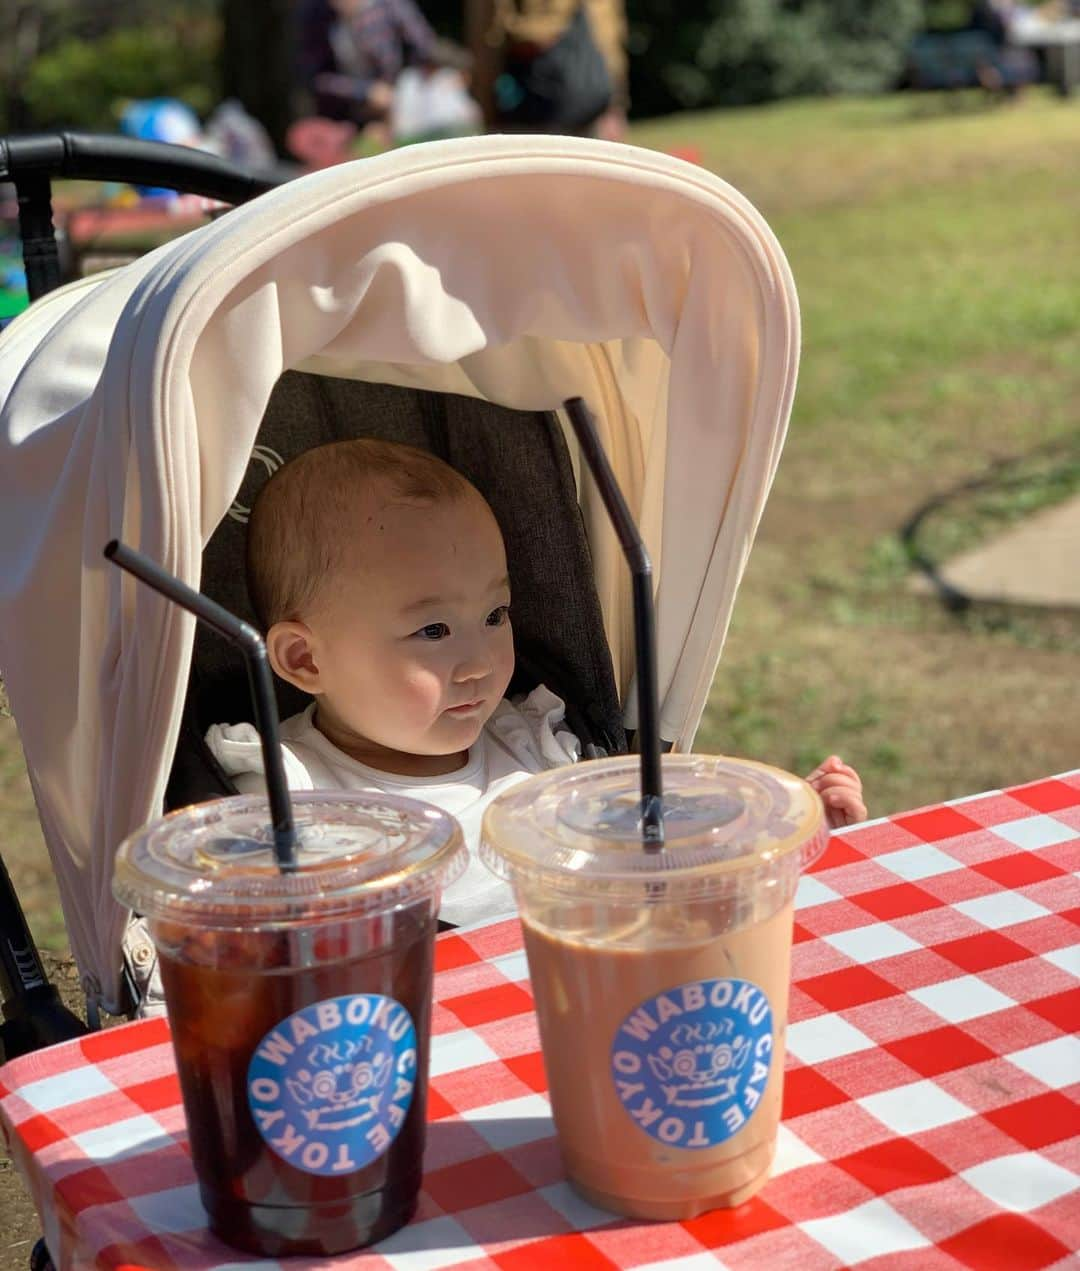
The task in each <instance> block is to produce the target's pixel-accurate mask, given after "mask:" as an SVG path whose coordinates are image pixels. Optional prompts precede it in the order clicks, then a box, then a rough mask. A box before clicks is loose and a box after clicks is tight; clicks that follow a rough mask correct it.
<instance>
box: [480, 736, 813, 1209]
mask: <svg viewBox="0 0 1080 1271" xmlns="http://www.w3.org/2000/svg"><path fill="white" fill-rule="evenodd" d="M638 780H639V777H638V765H637V762H636V760H630V759H614V760H605V761H600V762H596V763H590V764H587V765H582V766H581V767H579V768H575V769H567V770H561V771H557V772H553V773H546V774H542V775H541V776H539V777H535V778H533V779H531V780H530V781H528V782H525V783H523V784H521V785H519V786H516V787H515V788H514V789H513V790H511V791H509V792H507V794H505V795H503V796H502V797H501V798H499V799H498V800H496V801H495V802H494V803H493V804H492V805H491V807H490V808H489V810H488V813H487V815H486V817H485V821H484V831H483V838H484V846H483V852H484V857H485V859H486V860H487V861H488V863H489V864H490V865H491V866H492V868H494V869H496V871H497V872H499V873H501V874H502V875H503V876H504V877H509V878H511V879H512V881H513V883H514V887H515V892H516V895H517V899H518V903H519V908H520V911H521V917H522V924H523V928H524V933H525V948H526V952H527V955H528V961H529V974H530V978H531V980H532V988H533V996H534V999H535V1003H536V1013H537V1017H538V1020H539V1025H540V1037H541V1044H542V1047H543V1052H544V1064H545V1068H546V1070H547V1077H548V1087H549V1091H550V1097H551V1106H552V1113H553V1116H554V1120H555V1126H556V1130H557V1134H558V1140H559V1146H560V1150H561V1153H562V1157H563V1161H564V1163H565V1166H566V1172H567V1175H568V1177H569V1178H570V1180H571V1181H572V1183H573V1184H574V1186H575V1187H576V1188H577V1189H578V1190H579V1191H580V1192H581V1193H582V1194H583V1195H584V1196H585V1197H586V1198H587V1199H588V1200H589V1201H591V1202H592V1203H593V1204H596V1205H599V1206H601V1207H603V1208H606V1209H611V1210H613V1211H615V1212H617V1213H621V1214H626V1215H628V1216H631V1217H637V1218H656V1219H668V1220H670V1219H687V1218H692V1217H695V1216H697V1215H699V1214H701V1213H704V1212H706V1211H707V1210H710V1209H715V1208H719V1207H722V1206H734V1205H738V1204H741V1203H742V1202H743V1201H744V1200H746V1199H748V1198H749V1197H750V1196H752V1195H753V1194H754V1193H755V1192H756V1191H757V1190H758V1189H759V1188H760V1187H761V1186H762V1185H763V1184H764V1182H765V1181H766V1179H767V1177H768V1172H769V1167H770V1165H771V1162H772V1157H773V1152H774V1150H775V1144H776V1133H777V1125H778V1122H779V1116H780V1103H781V1095H782V1086H783V1068H784V1034H785V1029H786V1024H787V1001H788V990H789V984H790V963H791V933H792V912H793V904H794V896H795V887H796V884H797V882H798V877H799V874H800V872H801V871H802V870H803V869H804V868H805V867H806V866H807V865H808V864H809V863H810V862H811V861H812V860H814V859H815V858H816V857H817V856H818V855H819V854H820V852H821V851H822V850H823V848H824V845H825V843H826V841H827V830H826V827H825V818H824V813H823V810H822V807H821V803H820V800H819V799H818V796H817V795H816V794H815V793H814V792H813V790H811V789H810V787H809V786H807V785H806V783H805V782H802V781H800V780H799V779H798V778H796V777H792V776H790V775H789V774H787V773H784V772H781V771H779V770H777V769H772V768H768V767H766V766H764V765H761V764H753V763H749V762H743V761H737V760H729V759H715V758H705V757H697V756H680V757H668V758H667V759H665V762H664V809H665V818H664V819H665V831H666V840H667V841H666V846H665V847H664V848H663V849H661V850H660V851H654V852H646V851H645V850H643V847H642V839H641V829H640V792H639V786H638Z"/></svg>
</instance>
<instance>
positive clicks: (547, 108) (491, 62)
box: [465, 0, 628, 141]
mask: <svg viewBox="0 0 1080 1271" xmlns="http://www.w3.org/2000/svg"><path fill="white" fill-rule="evenodd" d="M465 28H466V39H467V44H468V47H469V51H470V52H471V54H472V58H473V75H472V91H473V94H474V96H475V97H476V99H477V101H478V102H479V103H480V107H481V110H482V111H483V113H484V121H485V124H486V126H487V127H488V129H489V130H492V131H514V132H550V133H559V132H563V133H580V134H585V135H591V136H598V137H603V138H605V139H606V140H609V141H621V140H622V139H623V137H624V135H625V132H626V111H627V106H628V91H627V58H626V10H625V4H624V0H466V5H465Z"/></svg>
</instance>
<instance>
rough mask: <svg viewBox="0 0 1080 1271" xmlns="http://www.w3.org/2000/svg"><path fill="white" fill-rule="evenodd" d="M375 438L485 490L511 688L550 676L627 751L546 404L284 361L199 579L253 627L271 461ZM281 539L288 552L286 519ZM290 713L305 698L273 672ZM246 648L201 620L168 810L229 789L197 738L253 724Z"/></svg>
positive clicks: (587, 731) (572, 495)
mask: <svg viewBox="0 0 1080 1271" xmlns="http://www.w3.org/2000/svg"><path fill="white" fill-rule="evenodd" d="M353 437H378V438H381V439H382V440H386V441H398V442H404V443H406V444H409V445H414V446H419V447H421V448H423V449H426V450H430V451H433V452H434V453H435V454H437V455H438V456H439V457H440V458H441V459H444V460H445V461H446V462H447V463H449V464H450V465H451V466H452V467H454V468H456V469H457V470H458V471H459V472H461V473H462V474H463V475H464V476H466V477H468V479H469V480H470V481H472V483H473V484H474V485H475V486H476V487H477V488H478V489H479V490H480V492H481V493H482V494H483V495H484V497H485V498H486V499H487V501H488V503H489V504H490V505H491V507H492V510H493V511H494V512H495V517H496V519H497V520H498V522H499V525H500V528H501V529H502V532H503V538H504V540H505V542H506V551H507V561H508V565H509V570H510V587H511V595H512V596H513V621H514V648H515V656H516V666H515V674H514V679H513V681H512V682H511V685H510V692H511V693H512V694H513V693H527V692H529V691H530V690H531V689H533V688H535V687H536V686H537V684H540V683H543V684H546V685H547V687H548V688H550V689H551V690H552V692H554V693H556V694H558V696H560V697H561V698H562V699H563V701H564V702H565V703H566V708H567V724H568V726H569V728H570V729H571V731H572V732H573V733H574V734H575V735H576V736H577V737H578V738H579V740H580V741H581V743H582V748H583V753H585V754H586V755H589V756H595V755H599V754H620V753H622V752H624V751H625V749H626V735H625V731H624V729H623V724H622V709H621V706H620V704H619V694H618V690H617V688H616V685H615V676H614V671H613V669H612V665H611V656H610V654H609V652H608V646H607V641H606V639H605V636H604V623H603V615H602V613H601V611H600V601H599V598H598V596H597V594H596V585H595V583H594V581H593V573H592V561H591V558H590V553H589V545H588V539H587V537H586V534H585V528H584V524H583V521H582V517H581V509H580V506H579V504H578V495H577V489H576V485H575V481H574V470H573V465H572V462H571V458H570V454H569V451H568V449H567V445H566V441H565V439H564V437H563V432H562V428H561V425H560V424H559V422H558V419H557V417H556V416H555V414H554V413H552V412H550V411H515V410H508V409H506V408H504V407H500V406H496V405H494V404H492V403H490V402H479V401H477V400H475V399H474V398H467V397H461V396H458V395H455V394H444V393H434V392H425V391H422V390H419V389H411V388H402V387H398V386H395V385H389V384H371V383H366V382H364V381H361V380H345V379H337V378H333V377H327V376H321V375H312V374H309V373H305V372H297V371H287V372H286V373H285V374H284V375H282V377H281V378H280V379H279V380H278V383H277V384H276V386H275V387H274V390H273V392H272V393H271V396H270V400H269V402H268V404H267V408H266V413H265V414H264V416H263V420H262V424H261V425H260V428H259V433H258V436H257V438H256V441H255V446H254V449H253V452H252V460H251V462H250V463H249V465H248V468H247V472H246V473H245V476H244V480H243V483H242V484H241V486H240V489H239V491H238V492H237V495H236V499H235V500H234V502H233V505H232V507H231V508H230V509H229V511H228V513H227V514H226V516H225V519H224V520H223V521H222V522H221V524H220V525H219V526H218V527H217V529H216V530H215V531H214V533H213V535H212V536H211V538H210V541H209V543H207V545H206V548H205V549H204V551H203V565H202V582H201V590H202V591H203V592H204V593H205V594H206V595H208V596H210V597H211V599H213V600H216V601H217V602H218V603H219V604H221V605H224V606H225V608H226V609H228V610H230V611H231V612H232V613H234V614H236V615H238V616H239V617H241V618H243V619H244V620H245V621H248V622H251V623H252V624H253V625H257V622H256V619H255V614H254V611H253V609H252V607H251V601H250V598H249V596H248V592H247V586H246V583H245V578H244V548H245V534H246V523H247V517H248V512H249V510H250V508H251V506H252V504H253V503H254V500H255V497H256V495H257V494H258V492H259V489H260V488H261V487H262V485H263V484H264V483H265V482H266V481H267V480H269V478H270V475H271V473H272V472H274V471H276V470H277V469H278V468H279V467H281V465H282V464H283V463H285V462H287V461H288V460H289V459H291V458H292V457H293V456H294V455H297V454H299V453H301V452H302V451H304V450H306V449H309V448H310V447H312V446H318V445H322V444H325V443H327V442H332V441H344V440H347V439H350V438H353ZM281 550H283V551H287V550H288V531H287V530H285V531H284V533H283V537H282V543H281ZM274 690H275V693H276V696H277V705H278V712H279V714H280V716H281V718H282V719H285V718H286V717H288V716H289V715H292V714H295V713H296V712H298V711H301V710H303V709H304V707H305V706H306V705H307V704H308V701H309V700H310V699H309V698H307V696H306V695H305V694H304V693H302V692H301V691H300V690H299V689H297V688H295V687H294V686H293V685H291V684H288V683H286V682H285V681H283V680H280V679H278V678H277V677H275V680H274ZM252 718H253V715H252V709H251V695H250V690H249V687H248V680H247V674H246V669H245V666H244V660H243V657H242V655H241V654H240V652H239V651H238V650H237V649H236V648H235V647H234V646H233V645H231V644H229V643H228V642H227V641H225V640H223V639H222V638H221V637H220V636H218V635H217V634H216V633H214V632H212V631H208V630H207V629H206V628H203V627H199V628H197V629H196V633H195V644H194V649H193V652H192V665H191V674H190V677H189V681H188V691H187V696H186V699H185V705H184V718H183V722H182V724H181V731H180V737H179V740H178V742H177V750H176V756H175V758H174V760H173V765H172V771H171V773H170V777H169V784H168V787H167V788H166V793H165V804H166V807H167V808H176V807H182V806H184V805H185V804H188V803H198V802H201V801H202V800H204V799H209V798H215V797H218V796H220V795H226V794H234V793H235V792H236V791H235V788H234V786H233V784H232V782H231V781H230V779H229V778H228V776H227V775H226V774H225V773H224V772H223V771H222V770H221V768H220V765H219V764H218V763H217V761H216V760H215V759H214V757H213V755H212V754H211V753H210V751H209V749H208V748H207V746H206V744H205V741H204V740H203V739H204V737H205V734H206V730H207V728H209V727H210V725H211V724H215V723H222V722H227V723H237V722H239V721H241V720H246V721H249V722H251V721H252Z"/></svg>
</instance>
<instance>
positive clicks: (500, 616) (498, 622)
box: [487, 605, 510, 627]
mask: <svg viewBox="0 0 1080 1271" xmlns="http://www.w3.org/2000/svg"><path fill="white" fill-rule="evenodd" d="M509 618H510V606H509V605H500V606H499V607H498V609H492V611H491V612H490V613H489V614H488V616H487V625H488V626H489V627H501V626H502V625H503V624H504V623H505V622H507V621H508V620H509Z"/></svg>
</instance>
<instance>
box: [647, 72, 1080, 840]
mask: <svg viewBox="0 0 1080 1271" xmlns="http://www.w3.org/2000/svg"><path fill="white" fill-rule="evenodd" d="M637 140H639V141H640V142H642V143H644V144H648V145H655V146H660V147H663V148H676V147H685V146H694V147H697V148H699V149H700V151H701V154H702V158H703V161H704V162H705V163H706V164H707V165H708V166H709V167H711V168H713V169H714V170H715V171H717V172H718V173H720V174H721V175H722V176H724V177H725V178H726V179H728V180H730V181H731V182H732V184H733V185H735V186H737V187H738V188H740V189H741V190H742V191H743V192H744V193H745V194H747V195H748V196H749V197H750V198H751V199H752V200H753V201H754V202H755V203H756V204H757V205H758V207H759V208H760V209H761V210H762V211H763V212H764V213H765V215H766V217H767V218H768V219H769V221H770V223H771V224H772V226H773V228H774V229H775V230H776V233H777V235H778V236H779V238H780V241H781V243H782V244H783V245H784V247H785V250H786V251H787V253H788V256H789V258H790V260H791V264H792V268H793V270H794V274H795V279H796V283H797V285H798V288H799V294H800V297H801V302H802V310H803V324H804V349H803V360H802V370H801V377H800V387H799V392H798V395H797V399H796V405H795V411H794V416H793V420H792V428H791V433H790V436H789V440H788V443H787V447H786V450H785V453H784V457H783V459H782V461H781V464H780V472H779V475H778V478H777V483H776V486H775V489H774V493H773V496H772V499H771V502H770V505H769V508H768V510H767V512H766V515H765V520H764V522H763V526H762V530H761V533H760V535H759V539H758V543H757V546H756V547H755V550H754V554H753V556H752V557H751V562H750V567H749V570H748V573H747V576H746V580H745V582H744V585H743V589H742V591H741V593H740V597H739V601H738V604H737V606H736V611H735V618H734V622H733V624H732V630H731V635H730V638H729V640H728V644H727V646H726V649H725V652H724V658H723V661H722V663H721V667H720V671H719V674H718V675H717V678H716V682H715V686H714V690H713V694H712V698H711V702H710V706H709V710H708V712H707V715H706V719H705V723H704V726H703V728H702V732H701V734H700V736H699V746H700V748H701V749H710V748H714V749H721V750H730V751H733V752H736V753H744V754H753V755H757V756H760V757H762V758H766V759H770V760H773V761H775V762H778V763H780V764H783V765H786V766H790V767H794V768H795V769H796V770H803V771H805V770H807V768H808V767H809V765H811V764H813V763H815V762H816V761H817V760H818V759H819V758H820V757H822V756H823V755H824V754H827V753H829V752H830V751H832V750H836V751H839V752H840V753H842V754H843V755H844V756H845V757H846V758H847V759H848V760H849V761H850V762H852V763H854V764H856V766H858V767H859V768H860V769H861V771H862V772H863V776H864V780H865V783H866V787H867V794H868V803H869V805H870V810H871V815H881V814H884V813H887V812H890V811H895V810H897V809H900V808H905V807H912V806H916V805H918V804H920V803H924V802H928V801H931V800H937V799H940V798H949V797H954V796H958V795H963V794H967V793H973V792H975V791H977V790H982V789H987V788H992V787H996V786H999V785H1001V784H1004V783H1013V782H1018V781H1022V780H1025V779H1029V778H1035V777H1039V776H1043V775H1048V774H1049V773H1052V772H1056V771H1061V770H1063V769H1065V768H1070V767H1075V766H1076V765H1077V763H1078V762H1080V714H1078V713H1077V712H1075V711H1073V712H1067V711H1066V710H1064V709H1063V708H1062V704H1063V703H1064V702H1067V701H1070V700H1071V699H1072V696H1073V692H1074V683H1075V678H1076V675H1077V672H1078V670H1080V614H1072V615H1069V614H1045V613H1039V612H1020V611H1014V612H994V613H990V612H980V611H978V610H975V611H973V612H972V613H971V614H969V615H968V616H967V617H965V618H963V619H958V618H954V617H950V616H949V615H947V614H945V613H944V612H943V611H942V610H941V608H940V607H939V606H938V605H937V604H936V602H933V601H930V600H923V599H919V598H916V597H914V596H912V595H911V594H910V593H909V592H908V590H907V586H906V582H907V568H906V562H905V557H904V554H903V552H902V550H901V548H900V544H899V541H898V539H897V537H896V531H897V529H898V527H899V526H901V525H902V523H903V522H904V521H905V520H906V518H907V517H908V516H909V515H910V514H911V513H912V512H914V511H915V510H916V509H917V508H918V507H919V506H920V505H921V504H922V503H923V502H924V501H925V500H926V499H927V498H928V497H929V496H930V495H931V494H933V493H936V492H941V491H945V490H949V489H951V488H952V487H953V486H955V485H957V484H958V483H960V482H962V481H965V480H969V479H972V478H975V477H978V476H980V475H982V474H984V473H985V472H986V471H987V470H988V469H990V468H991V466H992V465H993V464H994V463H995V462H997V461H1002V460H1012V459H1017V460H1021V461H1023V460H1025V459H1027V457H1028V456H1030V455H1032V454H1033V452H1035V451H1036V450H1037V449H1038V448H1039V447H1045V446H1049V447H1051V448H1052V450H1053V451H1054V453H1055V454H1056V455H1059V456H1060V464H1059V465H1058V464H1055V467H1056V469H1057V471H1058V472H1059V473H1065V474H1071V476H1072V479H1071V481H1068V480H1059V481H1058V482H1057V484H1056V486H1055V487H1054V488H1053V491H1052V493H1054V494H1056V495H1057V496H1058V497H1060V496H1061V495H1064V494H1068V493H1069V492H1070V491H1071V490H1075V489H1076V488H1077V480H1076V472H1077V468H1078V460H1080V250H1078V249H1080V108H1078V107H1077V106H1076V105H1075V104H1063V103H1062V102H1060V101H1059V100H1058V99H1056V98H1052V97H1050V96H1048V95H1033V96H1032V97H1030V98H1028V99H1027V100H1025V101H1024V102H1022V103H1021V104H1020V105H1018V106H1016V107H1004V108H1002V107H997V108H988V109H987V108H982V107H981V106H980V104H979V103H978V101H977V99H974V98H967V99H963V100H962V102H961V104H960V107H959V108H955V107H953V106H951V105H949V104H947V103H946V102H945V101H944V100H943V99H941V98H938V97H934V96H931V97H918V98H915V97H906V96H896V97H891V98H885V99H881V100H873V101H859V100H840V101H828V102H799V103H791V104H784V105H780V106H776V107H769V108H763V109H756V110H744V111H738V112H731V113H725V114H720V115H711V116H701V117H694V116H684V117H681V118H678V119H672V120H668V121H664V122H662V123H659V124H656V125H650V126H648V127H643V128H641V129H639V131H638V136H637ZM1028 462H1029V464H1030V460H1028ZM1044 466H1045V465H1044ZM1041 488H1043V489H1045V486H1043V487H1041ZM1033 492H1034V493H1033ZM1041 501H1042V499H1041V498H1040V497H1039V496H1038V492H1037V489H1036V488H1035V487H1028V488H1027V489H1026V490H1025V489H1024V488H1023V487H1021V488H1020V489H1018V490H1014V491H1013V492H1011V493H1008V494H1004V495H1000V496H999V497H998V499H997V513H998V514H999V516H1000V519H1001V520H1002V521H1003V522H1004V521H1006V520H1008V519H1009V517H1010V515H1011V514H1015V512H1016V511H1017V510H1019V509H1020V508H1022V507H1023V506H1024V505H1025V503H1030V504H1031V505H1032V506H1034V505H1035V504H1036V503H1038V502H1041ZM985 502H986V500H985V499H984V503H985ZM936 519H937V522H938V524H937V527H936V529H937V537H938V539H939V540H940V542H942V543H948V542H949V541H950V540H951V541H954V542H956V544H957V545H958V546H959V545H961V544H967V543H968V542H969V541H970V539H971V537H972V534H971V530H972V527H973V525H974V524H975V523H976V521H978V522H979V524H978V529H979V532H981V533H986V532H988V531H989V530H992V527H993V518H990V521H989V524H987V523H984V522H985V520H986V518H984V517H983V518H977V517H975V516H974V515H972V514H971V511H970V509H968V508H967V506H966V505H965V503H964V501H962V500H961V501H958V502H957V504H956V505H955V512H954V515H953V521H952V523H951V524H950V518H949V513H948V510H946V511H945V512H944V513H941V514H939V515H938V517H937V518H936Z"/></svg>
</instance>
